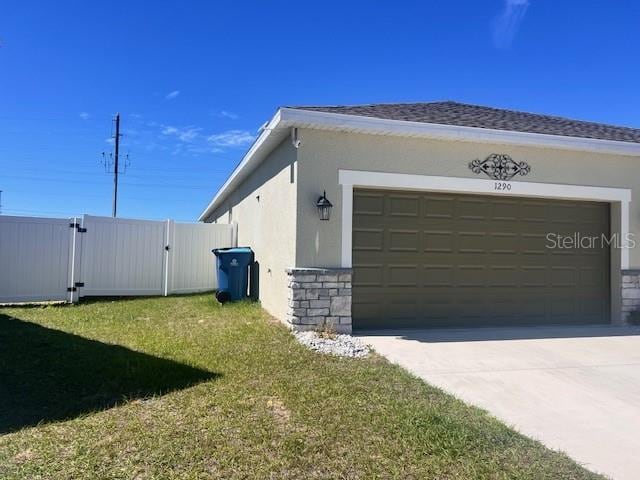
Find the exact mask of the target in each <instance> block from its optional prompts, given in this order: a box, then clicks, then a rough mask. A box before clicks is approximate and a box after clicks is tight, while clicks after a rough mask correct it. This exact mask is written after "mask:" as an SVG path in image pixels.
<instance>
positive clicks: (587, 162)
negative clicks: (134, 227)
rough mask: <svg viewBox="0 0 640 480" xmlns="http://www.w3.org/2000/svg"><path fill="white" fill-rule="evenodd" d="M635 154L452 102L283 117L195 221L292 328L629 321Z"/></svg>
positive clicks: (575, 131)
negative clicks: (233, 228)
mask: <svg viewBox="0 0 640 480" xmlns="http://www.w3.org/2000/svg"><path fill="white" fill-rule="evenodd" d="M639 157H640V129H633V128H626V127H617V126H611V125H603V124H599V123H591V122H584V121H576V120H570V119H566V118H559V117H554V116H548V115H538V114H532V113H524V112H517V111H510V110H503V109H497V108H488V107H483V106H476V105H467V104H462V103H456V102H433V103H414V104H378V105H358V106H328V107H321V106H313V107H283V108H280V109H279V110H278V111H277V112H276V113H275V115H274V116H273V118H272V119H271V120H270V121H269V122H268V123H267V124H266V125H265V126H264V127H263V128H262V130H261V132H260V135H259V137H258V138H257V140H256V141H255V143H254V144H253V146H252V147H251V148H250V149H249V151H248V152H247V153H246V155H245V156H244V158H243V159H242V161H241V162H240V164H239V165H238V166H237V167H236V169H235V170H234V171H233V173H232V174H231V176H230V177H229V178H228V180H227V181H226V182H225V183H224V185H223V186H222V188H221V189H220V190H219V191H218V192H217V194H216V195H215V197H214V198H213V200H212V201H211V203H210V204H209V205H208V206H207V207H206V209H205V210H204V211H203V212H202V214H201V215H200V220H201V221H204V222H217V223H233V224H237V234H238V244H239V245H248V246H251V247H252V248H253V249H254V251H255V253H256V260H257V261H258V263H259V271H260V279H259V292H260V299H261V301H262V304H263V306H264V307H265V308H266V309H267V310H268V311H269V312H271V313H272V314H273V315H274V316H276V317H278V318H280V319H282V320H283V321H286V322H287V323H289V324H290V325H292V326H293V327H294V328H298V329H307V328H315V327H316V326H321V325H324V324H326V323H331V324H334V325H335V327H336V329H338V330H339V331H347V332H348V331H351V328H352V326H353V328H389V327H394V328H398V327H432V326H433V327H436V326H437V327H442V326H485V325H550V324H605V323H613V324H623V323H625V322H626V320H627V318H628V316H629V314H630V312H631V311H633V310H635V308H636V307H638V305H640V300H639V297H640V270H634V269H638V268H640V246H639V247H638V248H634V247H635V241H634V237H635V236H636V235H637V234H638V233H639V232H640V205H639V204H638V203H637V202H632V199H633V198H634V197H635V196H640V158H639ZM323 192H326V198H327V199H328V200H329V202H331V203H332V205H333V209H332V211H331V213H330V217H329V219H328V220H322V219H321V218H320V215H319V211H318V208H317V202H318V200H319V198H320V197H322V196H323ZM638 240H640V239H638Z"/></svg>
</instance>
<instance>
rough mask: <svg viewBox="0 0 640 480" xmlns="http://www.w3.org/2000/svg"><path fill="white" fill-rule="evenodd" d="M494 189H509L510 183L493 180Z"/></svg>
mask: <svg viewBox="0 0 640 480" xmlns="http://www.w3.org/2000/svg"><path fill="white" fill-rule="evenodd" d="M494 190H501V191H507V192H508V191H509V190H511V184H510V183H507V182H495V183H494Z"/></svg>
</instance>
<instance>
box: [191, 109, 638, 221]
mask: <svg viewBox="0 0 640 480" xmlns="http://www.w3.org/2000/svg"><path fill="white" fill-rule="evenodd" d="M290 127H298V128H311V129H316V130H333V131H343V132H351V133H363V134H369V135H392V136H401V137H414V138H432V139H439V140H448V141H459V142H476V143H493V144H502V145H516V146H533V147H539V148H555V149H561V150H572V151H582V152H592V153H594V152H595V153H607V154H614V155H627V156H640V143H633V142H621V141H614V140H601V139H593V138H581V137H567V136H560V135H549V134H542V133H529V132H516V131H511V130H495V129H489V128H478V127H464V126H457V125H442V124H436V123H423V122H410V121H404V120H387V119H382V118H375V117H364V116H357V115H345V114H341V113H328V112H317V111H310V110H302V109H296V108H280V109H279V110H278V111H277V112H276V113H275V115H274V116H273V118H272V119H271V120H270V121H269V123H268V124H267V126H266V127H265V128H264V129H263V130H262V131H261V133H260V135H259V136H258V138H257V139H256V141H255V142H254V143H253V144H252V145H251V147H250V148H249V150H248V151H247V153H246V154H245V155H244V157H243V158H242V160H241V161H240V163H239V164H238V165H237V166H236V168H235V169H234V170H233V172H232V173H231V175H230V176H229V178H228V179H227V180H226V181H225V183H224V184H223V185H222V187H221V188H220V189H219V190H218V192H217V193H216V195H215V197H214V198H213V200H211V202H210V203H209V205H208V206H207V208H205V209H204V210H203V212H202V213H201V214H200V216H199V217H198V221H204V220H205V219H206V218H207V217H208V216H209V215H210V214H211V212H212V211H213V210H214V209H215V208H217V207H218V206H219V205H220V204H221V203H222V201H224V199H225V198H226V197H227V195H228V194H229V192H230V191H231V190H232V189H233V187H234V186H236V185H237V184H239V183H240V182H241V181H242V180H244V179H245V178H246V177H247V176H248V175H249V173H250V172H251V171H252V170H253V168H255V167H256V166H257V165H258V164H259V163H260V162H261V161H262V160H263V159H264V158H265V157H266V156H267V155H268V154H269V153H270V152H271V150H272V149H273V148H275V147H276V146H277V145H278V144H279V143H280V142H281V141H282V139H283V138H284V136H285V135H286V129H288V128H290Z"/></svg>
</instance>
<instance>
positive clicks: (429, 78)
mask: <svg viewBox="0 0 640 480" xmlns="http://www.w3.org/2000/svg"><path fill="white" fill-rule="evenodd" d="M638 25H640V4H638V2H635V1H632V0H618V1H615V2H599V1H571V0H566V1H564V0H563V1H557V0H556V1H553V0H529V1H525V0H510V1H505V0H486V1H478V0H470V1H465V0H458V1H452V2H444V1H426V0H423V1H415V2H409V1H395V2H383V1H380V2H373V1H371V0H367V1H344V0H343V1H339V2H338V1H323V2H315V3H311V2H302V3H301V2H281V1H270V2H262V1H261V2H258V1H255V2H246V1H233V2H230V1H189V2H177V1H173V2H169V1H154V2H141V1H128V2H124V1H122V2H121V1H109V2H87V1H82V2H81V1H65V0H60V1H57V2H49V1H47V2H45V1H40V2H38V1H32V2H29V1H15V0H5V1H3V2H2V6H1V7H0V190H3V191H4V193H3V201H2V203H3V213H5V214H14V215H47V216H62V215H65V216H67V215H74V214H81V213H90V214H96V215H109V214H110V212H111V191H112V178H111V176H110V175H108V174H106V173H105V172H104V169H103V168H102V166H101V165H100V163H99V162H100V160H101V158H102V157H101V152H103V151H105V152H109V151H110V150H111V148H112V145H111V144H110V143H109V142H108V139H109V137H110V135H111V132H112V121H111V119H112V116H113V114H114V113H115V112H117V111H119V112H120V113H121V115H122V133H123V139H122V150H123V152H125V153H127V152H128V153H129V158H130V166H129V168H128V169H127V172H126V174H125V175H124V176H123V177H122V181H121V187H120V192H121V195H120V202H119V215H120V216H126V217H140V218H175V219H178V220H187V221H190V220H195V219H196V218H197V216H198V214H199V213H200V211H201V210H202V209H203V208H204V206H205V205H206V203H207V202H208V201H209V200H210V198H211V197H212V195H213V193H214V192H215V191H216V189H217V188H218V187H219V186H220V184H221V183H222V182H223V181H224V180H225V178H226V176H227V175H228V173H229V172H230V171H231V169H232V168H233V166H234V165H235V164H236V163H237V162H238V160H239V159H240V158H241V156H242V154H243V152H244V151H246V149H247V148H248V146H249V145H250V142H251V141H252V139H253V137H254V136H255V134H256V131H257V129H258V127H259V126H260V125H261V124H262V123H264V122H265V121H266V120H268V119H269V117H270V116H271V115H272V114H273V113H274V111H275V109H276V108H277V107H278V106H281V105H296V104H355V103H375V102H407V101H432V100H457V101H462V102H469V103H478V104H484V105H491V106H498V107H506V108H514V109H521V110H526V111H533V112H541V113H551V114H557V115H563V116H569V117H574V118H580V119H586V120H595V121H602V122H608V123H614V124H622V125H629V126H635V127H640V113H639V112H640V88H639V86H640V64H639V63H638V61H637V58H638V51H639V50H640V29H639V28H638Z"/></svg>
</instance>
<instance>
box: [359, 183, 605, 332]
mask: <svg viewBox="0 0 640 480" xmlns="http://www.w3.org/2000/svg"><path fill="white" fill-rule="evenodd" d="M608 232H609V206H608V204H606V203H592V202H573V201H558V200H546V199H544V200H543V199H530V198H514V197H508V198H507V197H496V196H478V195H456V194H442V193H422V192H420V193H414V192H406V191H380V190H355V191H354V202H353V270H354V271H353V322H354V327H355V328H402V327H443V326H444V327H446V326H492V325H494V326H496V325H542V324H547V325H551V324H591V323H608V321H609V248H608V247H607V245H606V242H605V243H604V245H602V242H600V241H599V240H598V241H593V240H592V238H593V237H598V239H599V237H600V236H601V235H603V234H604V235H607V234H608ZM548 234H551V236H548ZM576 234H577V235H580V238H581V239H582V241H583V242H584V238H585V237H586V238H587V239H588V240H589V241H588V242H587V243H583V246H584V247H585V248H548V247H549V246H550V241H553V240H556V239H558V238H559V237H558V235H563V236H572V238H574V239H575V238H576V237H575V235H576ZM567 245H568V244H565V246H567ZM589 247H591V248H589Z"/></svg>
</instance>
